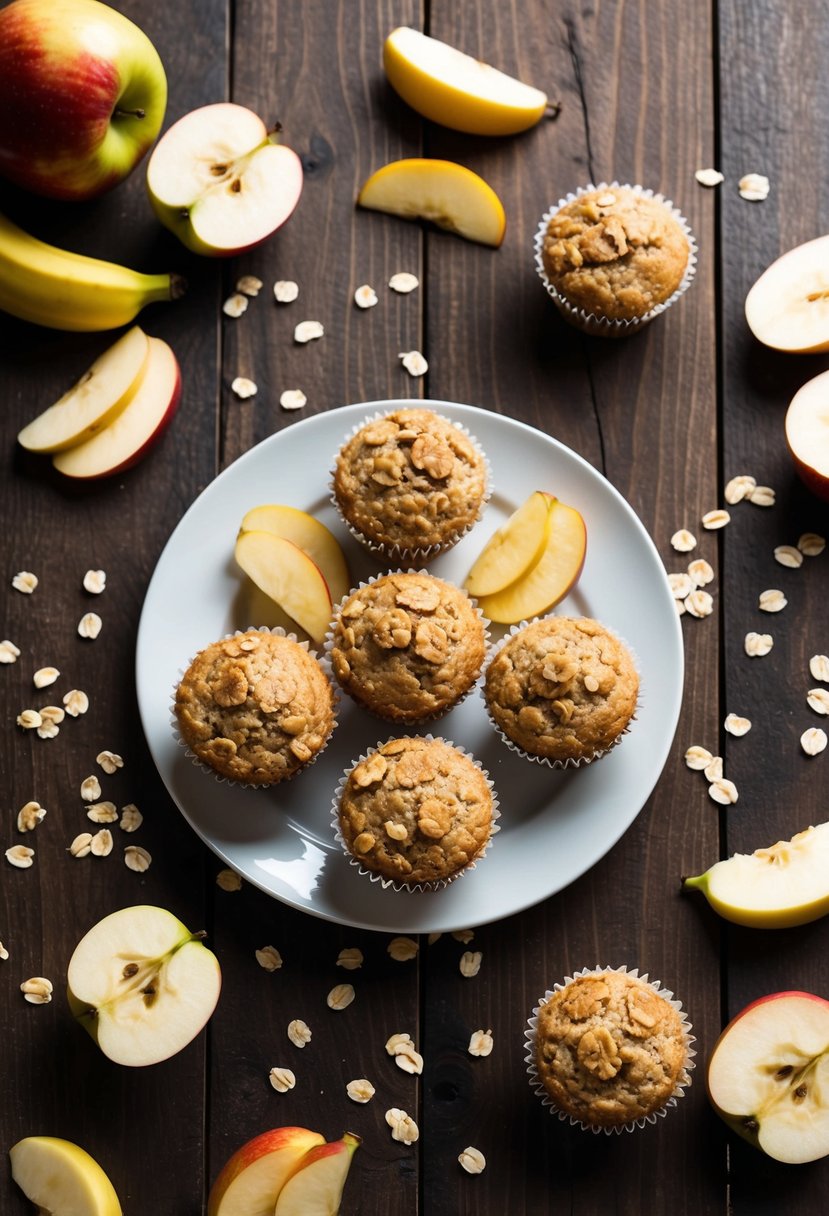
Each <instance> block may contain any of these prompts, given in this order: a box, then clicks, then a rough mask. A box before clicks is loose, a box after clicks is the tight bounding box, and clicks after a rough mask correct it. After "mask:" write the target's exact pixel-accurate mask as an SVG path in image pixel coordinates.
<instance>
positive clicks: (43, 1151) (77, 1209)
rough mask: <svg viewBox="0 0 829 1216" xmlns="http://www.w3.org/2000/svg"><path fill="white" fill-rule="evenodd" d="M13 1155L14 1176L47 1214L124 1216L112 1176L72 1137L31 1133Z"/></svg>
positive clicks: (32, 1200) (39, 1209) (58, 1215)
mask: <svg viewBox="0 0 829 1216" xmlns="http://www.w3.org/2000/svg"><path fill="white" fill-rule="evenodd" d="M9 1157H10V1158H11V1167H12V1178H13V1179H14V1180H15V1182H16V1183H17V1185H18V1186H19V1187H20V1189H21V1190H22V1191H23V1194H24V1195H25V1196H26V1198H27V1199H28V1200H30V1201H31V1202H32V1203H33V1204H35V1205H36V1207H37V1209H38V1211H39V1212H40V1213H42V1214H43V1216H122V1212H121V1204H120V1203H119V1202H118V1196H117V1195H116V1194H115V1188H114V1187H113V1185H112V1183H111V1182H110V1180H109V1178H107V1176H106V1174H105V1173H104V1171H103V1170H102V1169H101V1167H100V1165H98V1162H97V1161H96V1160H95V1159H94V1158H93V1157H90V1155H89V1153H87V1152H86V1151H85V1150H84V1149H82V1148H80V1147H79V1146H78V1145H77V1144H73V1143H72V1142H71V1141H70V1140H60V1139H58V1137H56V1136H27V1137H26V1138H25V1139H24V1140H18V1142H17V1144H15V1145H14V1146H13V1147H12V1148H11V1149H10V1150H9Z"/></svg>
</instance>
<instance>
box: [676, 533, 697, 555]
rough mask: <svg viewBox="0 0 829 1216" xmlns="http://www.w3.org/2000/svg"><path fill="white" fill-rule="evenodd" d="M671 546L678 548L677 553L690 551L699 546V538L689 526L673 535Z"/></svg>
mask: <svg viewBox="0 0 829 1216" xmlns="http://www.w3.org/2000/svg"><path fill="white" fill-rule="evenodd" d="M671 546H672V548H674V549H676V551H677V553H690V552H691V550H692V549H696V547H697V538H696V537H695V536H694V534H693V532H689V531H688V529H687V528H680V529H679V531H678V532H674V534H673V536H672V537H671Z"/></svg>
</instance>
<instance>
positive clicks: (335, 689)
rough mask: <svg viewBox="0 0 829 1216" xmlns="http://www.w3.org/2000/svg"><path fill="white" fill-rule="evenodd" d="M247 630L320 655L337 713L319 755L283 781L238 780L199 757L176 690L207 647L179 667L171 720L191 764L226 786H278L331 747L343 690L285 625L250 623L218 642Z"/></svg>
mask: <svg viewBox="0 0 829 1216" xmlns="http://www.w3.org/2000/svg"><path fill="white" fill-rule="evenodd" d="M246 633H273V634H275V635H276V636H277V637H280V638H288V639H289V640H290V641H292V642H296V643H297V645H298V646H301V647H302V649H303V650H307V651H308V653H309V654H311V655H314V656H315V657H316V659H317V661H318V662H319V664H320V667H322V669H323V674H324V675H325V677H326V679H327V680H328V683H329V685H330V686H331V691H332V693H333V697H334V701H333V705H332V713H333V715H334V725H333V726H332V728H331V731H330V733H329V735H328V738H327V739H326V740H325V742H324V743H323V745H322V747H321V748H320V749H319V751H318V752H316V754H315V755H313V756H312V757H311V759H310V760H307V761H306V762H305V763H304V764H302V765H301V767H300V768H298V769H295V770H294V772H293V773H291V775H290V776H289V777H283V778H282V781H236V780H234V778H232V777H225V776H224V775H223V774H222V773H217V772H216V770H215V769H214V768H212V767H211V766H210V765H209V764H208V763H207V762H206V761H204V760H202V759H201V758H200V757H199V756H197V755H196V753H195V752H194V751H193V750H192V748H191V747H190V745H189V744H188V743H187V742H186V741H185V740H184V739H183V738H182V737H181V731H180V729H179V724H178V718H177V717H176V712H175V704H176V693H177V691H178V686H179V684H180V683H181V681H182V679H183V678H184V675H185V673H186V671H187V670H188V668H189V667H190V664H191V663H192V662H193V661H194V660H195V659H196V657H197V655H199V654H201V652H202V650H205V649H206V647H205V646H202V647H201V649H200V650H198V651H197V652H196V654H194V655H192V656H191V657H190V659H189V660H188V662H187V663H186V665H185V666H184V667H180V668H179V672H178V678H177V680H176V682H175V683H174V684H173V696H172V700H171V702H170V721H171V726H172V729H173V738H174V739H175V741H176V743H177V744H178V746H179V747H182V748H184V754H185V755H186V756H187V759H188V760H190V761H191V763H192V764H194V765H195V766H196V768H200V769H201V770H202V771H203V772H205V773H209V774H210V776H211V777H212V778H213V780H214V781H219V782H221V784H222V785H227V786H235V787H237V788H238V789H245V790H264V789H272V788H273V787H274V786H276V785H282V784H284V782H285V781H290V780H292V779H293V778H294V777H298V776H299V775H300V773H302V772H304V770H305V769H306V768H310V767H311V765H312V764H315V763H316V761H317V760H318V758H319V757H320V756H321V755H322V753H323V752H324V751H325V749H326V748H327V747H328V744H329V743H330V742H331V736H332V735H333V734H334V731H335V730H336V729H337V726H338V725H339V723H338V721H337V707H338V705H339V701H340V690H339V686H338V685H337V684H336V682H335V681H333V680H332V679H331V676H330V675H329V672H328V670H327V668H326V665H325V664H324V663H323V662H322V661H321V659H320V658H319V656H318V655H317V652H316V650H314V649H313V647H312V646H311V644H310V643H309V642H307V641H303V642H300V640H299V639H298V638H297V636H296V634H295V633H289V632H288V631H287V630H286V629H283V628H282V626H281V625H272V626H270V625H249V626H248V627H247V629H234V631H233V632H232V633H226V634H224V635H223V636H222V637H220V638H216V641H217V642H226V641H227V640H228V639H229V638H238V637H244V635H245V634H246ZM207 645H208V646H209V645H212V643H210V642H208V644H207Z"/></svg>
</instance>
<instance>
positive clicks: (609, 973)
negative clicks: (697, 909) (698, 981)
mask: <svg viewBox="0 0 829 1216" xmlns="http://www.w3.org/2000/svg"><path fill="white" fill-rule="evenodd" d="M690 1030H691V1027H690V1024H689V1023H688V1019H687V1017H686V1015H685V1014H684V1013H683V1012H682V1006H681V1004H680V1002H679V1001H677V1000H675V999H674V997H673V993H671V992H668V991H667V990H665V989H663V988H662V987H661V985H660V984H658V983H655V982H653V981H649V980H648V978H647V976H639V974H638V970H637V969H635V968H634V969H633V970H632V971H628V970H627V968H626V967H621V968H618V969H617V968H607V967H606V968H598V967H597V968H593V969H591V970H585V971H582V972H577V973H576V975H575V977H574V978H569V977H568V978H567V979H565V981H564V983H563V984H556V985H555V987H554V989H553V990H552V991H549V992H547V993H546V994H545V996H544V997H543V998H542V1000H541V1001H540V1002H539V1004H538V1006H537V1007H536V1009H535V1010H534V1011H533V1016H532V1017H531V1018H530V1021H529V1026H528V1030H527V1033H526V1041H527V1057H526V1060H527V1065H528V1070H529V1074H530V1080H531V1084H532V1086H533V1088H534V1089H535V1090H536V1092H537V1093H538V1094H539V1096H540V1097H541V1098H542V1099H543V1100H544V1102H545V1104H547V1105H549V1106H551V1107H552V1109H553V1113H557V1114H559V1115H560V1116H561V1117H562V1118H568V1117H569V1119H570V1120H571V1121H572V1122H574V1123H579V1124H580V1125H581V1126H582V1127H583V1128H585V1129H586V1130H590V1131H595V1132H601V1131H605V1132H613V1131H623V1130H630V1131H632V1130H633V1128H635V1127H637V1126H638V1127H643V1126H644V1125H645V1123H646V1122H651V1123H653V1122H655V1121H656V1117H657V1116H658V1115H664V1114H666V1113H667V1110H668V1109H669V1108H670V1107H671V1106H675V1105H676V1100H677V1098H678V1097H680V1096H681V1095H682V1093H683V1090H684V1089H685V1087H686V1086H687V1085H689V1084H690V1076H689V1073H690V1070H691V1069H692V1068H693V1067H694V1065H693V1059H692V1057H693V1056H694V1054H695V1053H694V1051H693V1049H692V1047H691V1044H692V1043H693V1042H694V1039H693V1036H692V1035H691V1033H690Z"/></svg>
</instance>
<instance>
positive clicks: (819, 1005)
mask: <svg viewBox="0 0 829 1216" xmlns="http://www.w3.org/2000/svg"><path fill="white" fill-rule="evenodd" d="M706 1080H707V1087H708V1096H709V1098H710V1100H711V1104H712V1106H713V1107H714V1109H715V1110H716V1112H717V1114H718V1115H720V1117H721V1118H722V1119H724V1120H725V1122H726V1123H727V1124H728V1125H729V1127H731V1128H732V1129H733V1130H734V1131H736V1132H737V1133H738V1134H739V1135H741V1136H743V1137H744V1138H745V1139H746V1140H748V1141H749V1143H751V1144H753V1145H754V1146H755V1148H759V1149H761V1150H762V1152H764V1153H765V1154H766V1155H767V1156H769V1157H773V1158H774V1159H775V1160H776V1161H784V1162H786V1163H788V1164H791V1165H797V1164H800V1163H802V1162H805V1161H816V1160H817V1159H818V1158H819V1157H825V1156H827V1155H829V1001H825V1000H824V999H823V998H822V997H819V996H814V995H813V994H812V993H809V992H776V993H773V994H772V995H771V996H766V997H762V998H761V999H760V1000H759V1001H754V1002H753V1004H751V1005H748V1006H747V1007H746V1008H745V1009H743V1010H742V1012H741V1013H738V1014H737V1016H736V1017H735V1018H734V1019H733V1021H731V1022H730V1023H729V1024H728V1026H726V1028H725V1030H724V1031H723V1032H722V1034H721V1035H720V1037H719V1039H718V1040H717V1043H716V1044H715V1046H714V1050H713V1052H712V1053H711V1058H710V1060H709V1061H708V1071H707V1078H706Z"/></svg>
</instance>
